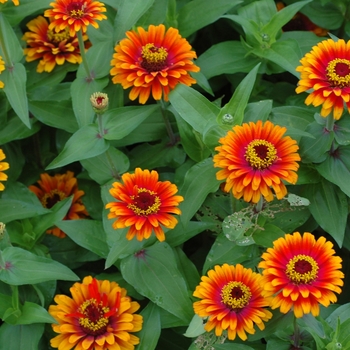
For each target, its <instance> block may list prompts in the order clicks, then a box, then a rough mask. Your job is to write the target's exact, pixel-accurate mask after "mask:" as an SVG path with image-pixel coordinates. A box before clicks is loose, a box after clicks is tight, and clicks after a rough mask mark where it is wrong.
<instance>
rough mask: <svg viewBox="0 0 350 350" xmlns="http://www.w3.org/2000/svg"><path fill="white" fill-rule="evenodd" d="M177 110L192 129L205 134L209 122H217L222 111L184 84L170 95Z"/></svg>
mask: <svg viewBox="0 0 350 350" xmlns="http://www.w3.org/2000/svg"><path fill="white" fill-rule="evenodd" d="M169 100H170V102H171V104H172V106H173V107H174V108H175V110H176V111H177V112H178V113H179V115H180V116H181V118H183V119H184V120H185V121H186V122H187V123H188V124H190V125H191V126H192V128H193V129H194V130H195V131H197V132H199V133H200V134H203V131H204V130H205V127H206V125H207V122H208V121H209V120H211V121H215V118H216V116H217V115H218V113H219V112H220V109H219V108H218V107H217V106H216V105H215V104H214V103H212V102H210V101H209V100H207V99H206V98H205V97H204V96H203V95H202V94H201V93H199V92H198V91H196V90H194V89H193V88H191V87H188V86H186V85H183V84H178V85H177V86H176V88H175V89H174V90H173V91H172V92H171V93H170V94H169Z"/></svg>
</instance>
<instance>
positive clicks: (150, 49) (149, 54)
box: [141, 43, 168, 64]
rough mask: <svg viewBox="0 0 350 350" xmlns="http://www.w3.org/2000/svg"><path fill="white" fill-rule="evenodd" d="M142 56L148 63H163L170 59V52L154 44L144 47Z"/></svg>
mask: <svg viewBox="0 0 350 350" xmlns="http://www.w3.org/2000/svg"><path fill="white" fill-rule="evenodd" d="M141 56H142V58H143V59H144V60H146V61H147V63H156V64H159V63H163V62H165V60H166V58H167V57H168V52H167V50H166V49H165V48H164V47H157V46H155V45H154V44H153V43H149V44H146V45H145V46H142V51H141Z"/></svg>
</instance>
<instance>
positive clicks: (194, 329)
mask: <svg viewBox="0 0 350 350" xmlns="http://www.w3.org/2000/svg"><path fill="white" fill-rule="evenodd" d="M205 332H206V330H205V329H204V324H203V319H202V317H199V316H198V315H197V314H195V315H194V316H193V317H192V320H191V322H190V324H189V325H188V327H187V329H186V332H185V333H184V336H185V337H188V338H196V337H198V336H199V335H201V334H203V333H205Z"/></svg>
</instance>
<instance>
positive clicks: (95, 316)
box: [78, 299, 109, 336]
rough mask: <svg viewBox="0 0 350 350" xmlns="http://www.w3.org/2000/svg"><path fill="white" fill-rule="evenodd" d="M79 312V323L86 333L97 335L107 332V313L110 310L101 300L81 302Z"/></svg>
mask: <svg viewBox="0 0 350 350" xmlns="http://www.w3.org/2000/svg"><path fill="white" fill-rule="evenodd" d="M78 312H79V313H80V314H81V315H80V316H81V317H79V324H80V326H81V327H82V329H83V331H84V332H85V333H87V334H90V335H93V336H96V335H101V334H103V333H105V332H106V330H107V326H108V317H106V315H105V313H107V312H109V307H107V306H103V304H102V303H101V302H100V303H99V304H98V303H97V301H96V299H89V300H86V301H84V303H83V304H81V306H80V308H79V310H78Z"/></svg>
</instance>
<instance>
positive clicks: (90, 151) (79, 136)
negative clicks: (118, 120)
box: [46, 124, 109, 169]
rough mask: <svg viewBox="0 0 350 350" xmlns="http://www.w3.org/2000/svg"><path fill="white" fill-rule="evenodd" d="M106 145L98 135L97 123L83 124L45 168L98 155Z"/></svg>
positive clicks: (57, 166) (104, 149)
mask: <svg viewBox="0 0 350 350" xmlns="http://www.w3.org/2000/svg"><path fill="white" fill-rule="evenodd" d="M108 147H109V144H108V143H107V141H106V140H104V139H103V138H102V137H100V134H99V130H98V128H97V125H95V124H90V125H85V126H83V127H82V128H80V129H79V130H78V131H77V132H76V133H74V134H73V135H72V136H71V137H70V138H69V140H68V141H67V143H66V144H65V146H64V148H63V150H62V152H61V153H60V154H59V155H58V156H57V157H56V158H55V159H54V160H53V161H52V162H51V163H50V164H49V165H48V166H47V168H46V169H55V168H59V167H61V166H64V165H67V164H70V163H73V162H75V161H78V160H81V159H87V158H92V157H95V156H98V155H100V154H102V153H103V152H105V151H106V150H107V149H108Z"/></svg>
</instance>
